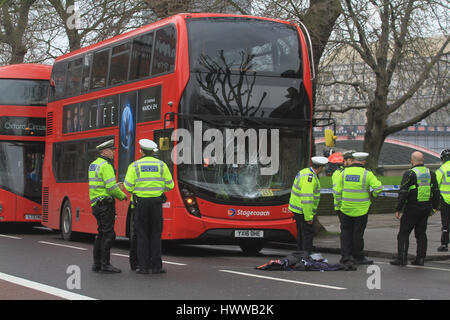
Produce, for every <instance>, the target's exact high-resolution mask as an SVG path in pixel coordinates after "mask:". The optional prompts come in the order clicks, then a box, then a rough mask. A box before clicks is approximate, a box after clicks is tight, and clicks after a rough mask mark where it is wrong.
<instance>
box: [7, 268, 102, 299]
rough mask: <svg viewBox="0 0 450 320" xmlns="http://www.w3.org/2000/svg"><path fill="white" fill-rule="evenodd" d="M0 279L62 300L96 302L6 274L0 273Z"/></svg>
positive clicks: (76, 294) (86, 297) (79, 295)
mask: <svg viewBox="0 0 450 320" xmlns="http://www.w3.org/2000/svg"><path fill="white" fill-rule="evenodd" d="M0 279H1V280H4V281H8V282H11V283H14V284H17V285H20V286H23V287H27V288H30V289H34V290H38V291H41V292H45V293H48V294H51V295H54V296H57V297H60V298H63V299H68V300H97V299H94V298H91V297H88V296H84V295H81V294H78V293H74V292H70V291H67V290H62V289H59V288H55V287H52V286H48V285H46V284H42V283H39V282H35V281H30V280H27V279H23V278H19V277H16V276H12V275H9V274H6V273H1V272H0Z"/></svg>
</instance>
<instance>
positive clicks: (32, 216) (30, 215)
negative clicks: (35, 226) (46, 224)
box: [25, 214, 41, 220]
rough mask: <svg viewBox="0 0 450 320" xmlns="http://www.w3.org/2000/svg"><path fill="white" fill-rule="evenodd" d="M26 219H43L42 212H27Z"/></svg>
mask: <svg viewBox="0 0 450 320" xmlns="http://www.w3.org/2000/svg"><path fill="white" fill-rule="evenodd" d="M25 220H41V215H40V214H26V215H25Z"/></svg>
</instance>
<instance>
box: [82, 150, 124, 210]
mask: <svg viewBox="0 0 450 320" xmlns="http://www.w3.org/2000/svg"><path fill="white" fill-rule="evenodd" d="M109 196H111V197H114V198H117V199H119V200H124V199H126V197H127V196H126V195H125V193H123V192H122V190H120V188H119V186H118V185H117V182H116V175H115V173H114V168H113V166H112V164H111V163H110V162H109V160H108V159H105V158H102V157H98V158H97V159H95V161H93V162H92V163H91V164H90V165H89V199H90V200H91V206H92V207H93V206H95V204H96V203H97V201H98V200H101V199H103V198H105V197H109Z"/></svg>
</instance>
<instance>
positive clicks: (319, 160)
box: [311, 156, 328, 166]
mask: <svg viewBox="0 0 450 320" xmlns="http://www.w3.org/2000/svg"><path fill="white" fill-rule="evenodd" d="M311 162H312V163H313V164H315V165H318V166H324V165H326V164H327V163H328V159H327V158H325V157H320V156H318V157H312V158H311Z"/></svg>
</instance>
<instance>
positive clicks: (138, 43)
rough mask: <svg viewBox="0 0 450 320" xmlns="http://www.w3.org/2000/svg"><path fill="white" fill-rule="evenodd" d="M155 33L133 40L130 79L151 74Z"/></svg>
mask: <svg viewBox="0 0 450 320" xmlns="http://www.w3.org/2000/svg"><path fill="white" fill-rule="evenodd" d="M152 48H153V33H149V34H144V35H143V36H140V37H137V38H135V39H134V40H133V51H132V53H131V66H130V80H135V79H139V78H145V77H148V76H149V75H150V62H151V61H152Z"/></svg>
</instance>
